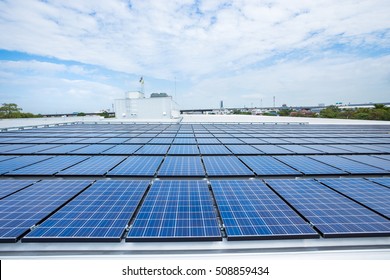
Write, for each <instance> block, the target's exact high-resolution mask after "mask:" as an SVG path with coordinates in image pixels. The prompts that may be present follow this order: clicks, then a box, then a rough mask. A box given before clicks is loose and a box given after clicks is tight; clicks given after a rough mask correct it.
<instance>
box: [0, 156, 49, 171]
mask: <svg viewBox="0 0 390 280" xmlns="http://www.w3.org/2000/svg"><path fill="white" fill-rule="evenodd" d="M49 158H51V157H50V156H20V157H16V158H13V159H9V160H6V161H1V162H0V174H5V173H7V172H9V171H13V170H16V169H18V168H22V167H25V166H28V165H30V164H34V163H37V162H41V161H43V160H47V159H49Z"/></svg>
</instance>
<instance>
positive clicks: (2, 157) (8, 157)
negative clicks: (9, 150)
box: [0, 156, 16, 162]
mask: <svg viewBox="0 0 390 280" xmlns="http://www.w3.org/2000/svg"><path fill="white" fill-rule="evenodd" d="M11 158H16V156H0V162H1V161H5V160H9V159H11Z"/></svg>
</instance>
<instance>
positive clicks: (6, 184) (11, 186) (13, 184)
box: [0, 180, 36, 199]
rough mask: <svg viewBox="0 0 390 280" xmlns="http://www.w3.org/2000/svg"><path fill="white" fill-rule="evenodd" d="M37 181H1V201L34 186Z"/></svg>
mask: <svg viewBox="0 0 390 280" xmlns="http://www.w3.org/2000/svg"><path fill="white" fill-rule="evenodd" d="M35 182H36V181H35V180H1V181H0V199H2V198H4V197H6V196H8V195H10V194H12V193H14V192H16V191H19V190H21V189H23V188H25V187H27V186H30V185H32V184H34V183H35Z"/></svg>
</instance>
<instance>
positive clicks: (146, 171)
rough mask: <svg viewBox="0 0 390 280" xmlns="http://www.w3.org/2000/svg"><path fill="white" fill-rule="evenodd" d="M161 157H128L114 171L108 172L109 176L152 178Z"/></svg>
mask: <svg viewBox="0 0 390 280" xmlns="http://www.w3.org/2000/svg"><path fill="white" fill-rule="evenodd" d="M162 160H163V157H161V156H130V157H128V158H127V159H126V160H124V161H123V162H121V163H120V164H119V165H118V166H116V167H115V168H114V169H112V170H111V171H109V172H108V173H107V175H110V176H154V174H156V171H157V168H158V167H159V166H160V163H161V162H162Z"/></svg>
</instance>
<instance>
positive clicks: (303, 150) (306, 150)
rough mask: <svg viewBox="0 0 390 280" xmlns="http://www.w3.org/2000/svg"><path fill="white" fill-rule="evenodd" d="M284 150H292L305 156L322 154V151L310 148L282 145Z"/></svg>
mask: <svg viewBox="0 0 390 280" xmlns="http://www.w3.org/2000/svg"><path fill="white" fill-rule="evenodd" d="M280 147H282V148H283V149H287V150H290V151H292V152H294V153H297V154H300V155H305V154H320V153H321V151H319V150H315V149H312V148H308V147H305V146H302V145H280Z"/></svg>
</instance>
